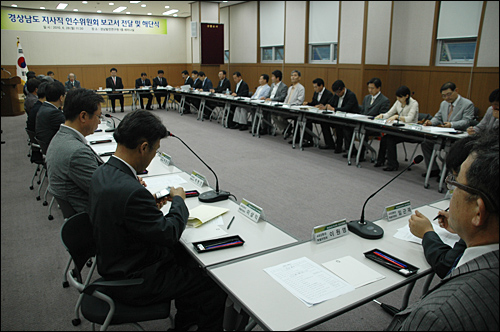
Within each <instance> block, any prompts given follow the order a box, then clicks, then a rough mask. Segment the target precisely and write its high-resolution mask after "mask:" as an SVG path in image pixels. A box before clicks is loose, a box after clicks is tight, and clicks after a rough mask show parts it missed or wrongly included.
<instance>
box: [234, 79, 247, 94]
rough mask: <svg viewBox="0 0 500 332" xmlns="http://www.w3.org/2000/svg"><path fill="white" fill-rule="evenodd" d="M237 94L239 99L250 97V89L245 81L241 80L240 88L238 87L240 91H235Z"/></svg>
mask: <svg viewBox="0 0 500 332" xmlns="http://www.w3.org/2000/svg"><path fill="white" fill-rule="evenodd" d="M235 93H236V95H237V96H239V97H248V95H249V94H250V88H249V87H248V84H247V83H246V82H245V81H243V80H241V82H240V86H239V87H238V90H236V91H235Z"/></svg>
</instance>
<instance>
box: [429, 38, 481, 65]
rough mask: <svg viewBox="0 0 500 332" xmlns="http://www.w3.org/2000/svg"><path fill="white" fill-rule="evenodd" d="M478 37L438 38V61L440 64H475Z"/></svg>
mask: <svg viewBox="0 0 500 332" xmlns="http://www.w3.org/2000/svg"><path fill="white" fill-rule="evenodd" d="M475 52H476V38H468V39H441V40H438V54H437V57H438V59H437V63H438V64H440V65H446V64H453V65H460V64H462V65H473V63H474V54H475Z"/></svg>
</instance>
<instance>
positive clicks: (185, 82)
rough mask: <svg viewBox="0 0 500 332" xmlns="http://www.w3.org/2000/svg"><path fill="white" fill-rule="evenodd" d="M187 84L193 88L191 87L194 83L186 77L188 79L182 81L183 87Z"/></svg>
mask: <svg viewBox="0 0 500 332" xmlns="http://www.w3.org/2000/svg"><path fill="white" fill-rule="evenodd" d="M188 84H189V85H190V86H191V87H193V85H194V81H193V79H192V78H191V77H190V76H188V78H187V79H186V80H184V84H183V85H188Z"/></svg>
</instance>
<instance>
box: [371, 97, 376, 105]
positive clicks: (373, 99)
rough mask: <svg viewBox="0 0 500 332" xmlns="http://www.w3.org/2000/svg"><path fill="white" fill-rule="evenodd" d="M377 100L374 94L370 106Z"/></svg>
mask: <svg viewBox="0 0 500 332" xmlns="http://www.w3.org/2000/svg"><path fill="white" fill-rule="evenodd" d="M374 101H375V97H373V96H372V101H371V102H370V106H372V105H373V102H374Z"/></svg>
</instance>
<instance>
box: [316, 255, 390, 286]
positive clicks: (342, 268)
mask: <svg viewBox="0 0 500 332" xmlns="http://www.w3.org/2000/svg"><path fill="white" fill-rule="evenodd" d="M323 266H324V267H326V268H327V269H328V270H330V271H332V272H333V273H335V274H336V275H337V276H339V277H340V278H342V279H343V280H345V281H346V282H348V283H349V284H350V285H352V286H354V288H358V287H361V286H364V285H368V284H371V283H372V282H375V281H378V280H381V279H384V278H385V276H384V275H382V274H380V273H378V272H377V271H375V270H373V269H371V268H369V267H368V266H366V265H365V264H363V263H361V262H360V261H358V260H356V259H354V258H353V257H351V256H345V257H342V258H338V259H334V260H332V261H329V262H326V263H323Z"/></svg>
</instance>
